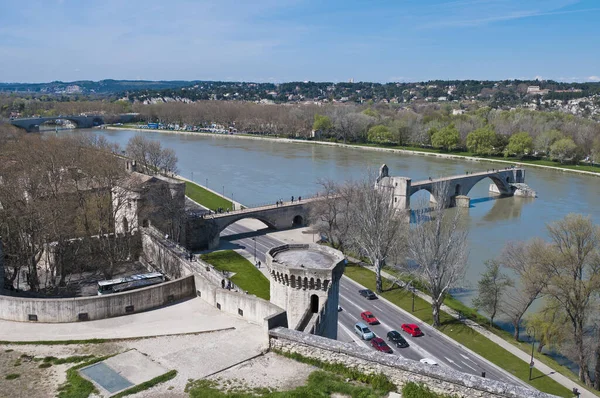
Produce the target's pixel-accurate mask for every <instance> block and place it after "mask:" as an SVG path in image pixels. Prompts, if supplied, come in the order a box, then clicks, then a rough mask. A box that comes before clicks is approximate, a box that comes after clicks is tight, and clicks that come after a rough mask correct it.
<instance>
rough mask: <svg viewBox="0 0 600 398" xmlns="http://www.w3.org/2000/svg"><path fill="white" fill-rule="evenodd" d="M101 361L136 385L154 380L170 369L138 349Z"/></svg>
mask: <svg viewBox="0 0 600 398" xmlns="http://www.w3.org/2000/svg"><path fill="white" fill-rule="evenodd" d="M101 363H104V364H105V365H106V366H108V367H109V368H111V369H112V370H113V371H115V372H117V373H118V374H119V375H120V376H121V377H123V378H125V379H126V380H129V381H130V382H131V383H133V384H134V385H137V384H140V383H143V382H145V381H148V380H152V379H154V378H155V377H158V376H160V375H163V374H165V373H167V372H168V371H169V369H167V368H165V367H163V366H161V365H159V364H158V363H156V362H154V361H153V360H152V359H150V357H148V356H146V355H144V354H142V353H141V352H139V351H138V350H129V351H126V352H124V353H122V354H119V355H115V356H114V357H110V358H108V359H106V360H104V361H102V362H101Z"/></svg>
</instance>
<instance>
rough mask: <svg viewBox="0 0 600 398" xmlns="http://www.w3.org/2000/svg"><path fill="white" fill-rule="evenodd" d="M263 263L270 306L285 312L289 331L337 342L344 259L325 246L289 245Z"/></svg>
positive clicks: (276, 251)
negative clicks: (268, 277) (269, 284)
mask: <svg viewBox="0 0 600 398" xmlns="http://www.w3.org/2000/svg"><path fill="white" fill-rule="evenodd" d="M266 262H267V268H268V270H269V273H270V276H271V302H272V303H273V304H275V305H277V306H279V307H281V308H283V309H285V310H286V311H287V317H288V325H289V327H290V328H293V329H296V330H302V331H306V332H308V333H313V334H318V335H320V336H324V337H328V338H332V339H335V338H337V319H338V302H339V281H340V278H341V277H342V274H343V273H344V268H345V266H346V259H345V257H344V255H343V254H342V253H341V252H340V251H338V250H335V249H331V248H329V247H326V246H320V245H315V244H296V245H294V244H290V245H283V246H278V247H274V248H272V249H271V250H269V251H268V252H267V258H266Z"/></svg>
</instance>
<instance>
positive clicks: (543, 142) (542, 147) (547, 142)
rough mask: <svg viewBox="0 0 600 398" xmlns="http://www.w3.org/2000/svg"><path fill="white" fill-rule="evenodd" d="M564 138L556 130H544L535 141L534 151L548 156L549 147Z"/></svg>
mask: <svg viewBox="0 0 600 398" xmlns="http://www.w3.org/2000/svg"><path fill="white" fill-rule="evenodd" d="M561 138H564V135H563V133H561V132H560V131H558V130H546V131H544V132H543V133H541V134H540V135H538V136H537V138H536V139H535V149H536V150H537V151H540V152H543V153H544V154H546V155H548V154H549V153H550V147H551V146H552V144H554V143H555V142H556V141H558V140H560V139H561Z"/></svg>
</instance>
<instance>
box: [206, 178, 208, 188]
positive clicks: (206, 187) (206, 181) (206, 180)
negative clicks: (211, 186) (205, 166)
mask: <svg viewBox="0 0 600 398" xmlns="http://www.w3.org/2000/svg"><path fill="white" fill-rule="evenodd" d="M205 186H206V188H208V178H207V179H206V185H205Z"/></svg>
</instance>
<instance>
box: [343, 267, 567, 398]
mask: <svg viewBox="0 0 600 398" xmlns="http://www.w3.org/2000/svg"><path fill="white" fill-rule="evenodd" d="M344 274H345V275H346V276H347V277H349V278H351V279H353V280H354V281H356V282H358V283H360V284H361V285H363V286H366V287H367V288H369V289H371V290H373V291H375V274H374V273H373V272H371V271H370V270H368V269H365V268H362V267H359V266H347V267H346V271H345V273H344ZM390 285H391V282H390V281H388V280H387V279H384V290H385V289H386V286H387V287H389V286H390ZM380 295H381V296H383V297H384V298H386V299H387V300H389V301H391V302H392V303H394V304H396V305H397V306H399V307H401V308H403V309H404V310H406V311H408V312H411V305H412V295H411V294H410V293H409V292H407V291H406V290H403V289H400V288H395V289H393V290H389V291H384V292H383V293H382V294H380ZM413 315H414V316H416V317H417V318H419V319H421V320H422V321H423V322H424V323H428V324H431V323H432V320H433V317H432V314H431V305H430V304H429V303H428V302H426V301H425V300H423V299H421V298H419V297H418V296H417V297H415V312H414V313H413ZM440 318H441V322H442V326H441V327H440V328H439V330H440V331H441V332H442V333H444V334H446V335H447V336H449V337H451V338H452V339H454V340H456V341H458V342H459V343H461V344H462V345H464V346H465V347H468V348H469V349H471V350H472V351H474V352H476V353H477V354H479V355H481V356H482V357H484V358H486V359H487V360H488V361H490V362H493V363H494V364H496V365H497V366H499V367H501V368H502V369H505V370H506V371H508V372H509V373H511V374H513V375H514V376H516V377H518V378H519V379H521V380H523V381H524V382H526V383H528V384H531V385H532V386H533V387H535V388H537V389H538V390H540V391H543V392H546V393H549V394H555V395H558V396H561V397H571V396H572V395H573V394H572V392H571V391H570V390H569V389H567V388H566V387H563V386H562V385H561V384H559V383H557V382H556V381H554V380H552V379H551V378H549V377H545V375H544V374H543V373H541V372H540V371H538V370H537V369H534V370H533V380H531V381H529V380H528V379H529V366H528V365H527V363H525V362H523V361H522V360H521V359H519V358H517V357H516V356H514V355H513V354H511V353H509V352H508V351H506V350H505V349H503V348H502V347H500V346H498V345H496V344H494V343H492V342H491V341H490V340H488V339H487V338H486V337H484V336H482V335H481V334H479V333H477V332H476V331H474V330H473V329H471V328H470V327H468V326H466V325H464V324H463V323H461V322H459V321H458V320H456V319H454V318H453V317H452V316H450V315H449V314H448V313H446V312H443V311H442V312H441V314H440Z"/></svg>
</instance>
